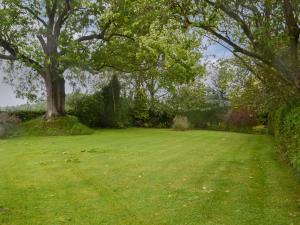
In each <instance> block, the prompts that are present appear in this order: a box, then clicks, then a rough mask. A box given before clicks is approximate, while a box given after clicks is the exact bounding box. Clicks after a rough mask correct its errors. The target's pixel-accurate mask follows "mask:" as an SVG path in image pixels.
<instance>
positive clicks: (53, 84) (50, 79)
mask: <svg viewBox="0 0 300 225" xmlns="http://www.w3.org/2000/svg"><path fill="white" fill-rule="evenodd" d="M45 83H46V91H47V113H46V118H47V119H49V118H52V117H57V116H63V115H65V79H64V78H63V76H53V75H48V76H46V77H45Z"/></svg>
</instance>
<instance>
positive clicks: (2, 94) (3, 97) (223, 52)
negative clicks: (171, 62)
mask: <svg viewBox="0 0 300 225" xmlns="http://www.w3.org/2000/svg"><path fill="white" fill-rule="evenodd" d="M211 55H215V57H216V58H224V57H228V56H230V52H229V51H228V50H227V49H225V48H224V47H222V46H220V45H218V44H215V45H211V46H210V47H209V48H208V49H207V50H206V51H205V52H204V56H206V57H211ZM4 76H5V74H4V72H3V71H1V70H0V107H5V106H16V105H21V104H26V103H27V101H26V99H20V98H16V95H15V93H14V90H13V88H12V87H11V86H9V85H8V84H5V83H4V82H3V77H4Z"/></svg>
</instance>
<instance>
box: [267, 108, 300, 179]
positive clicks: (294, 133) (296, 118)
mask: <svg viewBox="0 0 300 225" xmlns="http://www.w3.org/2000/svg"><path fill="white" fill-rule="evenodd" d="M269 130H270V132H271V133H272V134H273V135H274V136H275V139H276V143H277V146H278V149H279V150H280V152H281V153H282V154H283V155H284V156H285V158H286V159H288V160H289V162H290V164H291V165H292V167H293V168H295V170H296V171H297V172H298V173H299V174H300V107H299V106H297V107H293V108H280V109H278V110H276V111H275V112H273V113H271V114H270V116H269Z"/></svg>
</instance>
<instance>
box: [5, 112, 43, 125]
mask: <svg viewBox="0 0 300 225" xmlns="http://www.w3.org/2000/svg"><path fill="white" fill-rule="evenodd" d="M9 113H10V114H12V115H15V116H16V117H18V118H19V119H20V120H21V121H22V122H25V121H29V120H32V119H36V118H37V117H41V116H43V115H45V113H46V112H45V111H44V110H37V111H35V110H16V111H9Z"/></svg>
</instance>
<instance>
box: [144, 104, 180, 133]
mask: <svg viewBox="0 0 300 225" xmlns="http://www.w3.org/2000/svg"><path fill="white" fill-rule="evenodd" d="M174 117H175V114H174V111H173V110H172V109H170V108H169V107H168V106H167V105H166V104H164V103H162V102H155V103H154V104H152V106H151V108H150V109H149V120H148V122H149V127H155V128H170V127H172V123H173V119H174Z"/></svg>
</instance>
